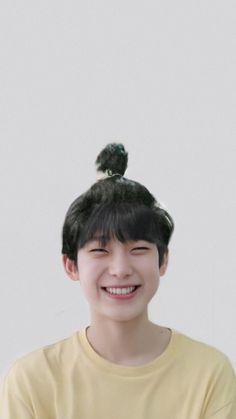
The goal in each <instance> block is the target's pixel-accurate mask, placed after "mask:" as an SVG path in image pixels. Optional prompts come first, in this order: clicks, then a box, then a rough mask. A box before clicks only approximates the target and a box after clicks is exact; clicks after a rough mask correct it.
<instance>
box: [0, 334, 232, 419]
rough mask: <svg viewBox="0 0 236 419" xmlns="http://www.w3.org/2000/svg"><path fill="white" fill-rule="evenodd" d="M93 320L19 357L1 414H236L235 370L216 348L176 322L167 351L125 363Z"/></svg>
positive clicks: (155, 418)
mask: <svg viewBox="0 0 236 419" xmlns="http://www.w3.org/2000/svg"><path fill="white" fill-rule="evenodd" d="M86 330H87V327H86V328H84V329H82V330H80V331H76V332H75V333H73V334H72V335H71V336H70V337H67V338H65V339H63V340H60V341H58V342H56V343H53V344H50V345H47V346H44V347H43V348H40V349H37V350H35V351H33V352H31V353H29V354H27V355H25V356H24V357H21V358H20V359H18V360H16V361H15V363H14V364H13V365H12V366H11V368H10V369H9V370H8V372H7V374H6V375H5V377H4V379H3V381H2V383H1V393H0V394H1V395H0V418H1V419H95V418H96V419H127V418H129V419H236V377H235V373H234V370H233V367H232V364H231V363H230V361H229V359H228V358H227V356H226V355H225V354H223V353H222V352H221V351H219V350H218V349H216V348H214V347H212V346H209V345H207V344H205V343H202V342H199V341H197V340H194V339H192V338H190V337H188V336H186V335H184V334H182V333H181V332H179V331H177V330H175V329H172V335H171V339H170V342H169V344H168V346H167V347H166V349H165V351H164V352H163V353H162V354H161V355H160V356H158V357H157V358H155V359H154V360H153V361H151V362H149V363H146V364H144V365H141V366H122V365H118V364H115V363H112V362H110V361H108V360H106V359H104V358H103V357H101V356H100V355H99V354H98V353H97V352H96V351H95V350H94V349H93V347H92V346H91V345H90V343H89V341H88V339H87V334H86Z"/></svg>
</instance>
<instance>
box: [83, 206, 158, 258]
mask: <svg viewBox="0 0 236 419" xmlns="http://www.w3.org/2000/svg"><path fill="white" fill-rule="evenodd" d="M95 239H96V240H98V241H99V243H100V245H101V246H105V245H106V244H107V242H108V241H109V240H112V239H117V240H119V241H120V242H122V243H124V242H127V241H136V240H146V241H149V242H151V243H156V244H157V245H160V246H161V243H163V237H162V231H161V226H160V224H159V220H158V215H157V214H156V213H155V210H153V209H150V208H148V207H146V206H144V205H136V207H135V206H134V205H133V204H128V203H122V204H119V203H118V204H114V203H113V204H108V205H104V204H103V205H100V206H99V207H97V208H96V209H95V210H94V211H93V212H92V213H91V215H90V217H89V219H88V220H87V222H86V223H85V225H84V226H83V228H82V231H81V233H80V236H79V240H78V243H77V250H78V249H80V248H82V247H83V246H84V245H85V244H86V243H87V242H89V241H91V240H95Z"/></svg>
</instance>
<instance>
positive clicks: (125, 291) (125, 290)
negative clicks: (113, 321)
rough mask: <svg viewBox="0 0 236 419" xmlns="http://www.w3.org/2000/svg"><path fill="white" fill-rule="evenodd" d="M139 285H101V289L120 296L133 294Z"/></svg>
mask: <svg viewBox="0 0 236 419" xmlns="http://www.w3.org/2000/svg"><path fill="white" fill-rule="evenodd" d="M139 287H141V285H132V286H125V287H122V286H118V287H117V286H116V287H102V290H104V291H105V292H106V293H107V294H110V295H114V296H120V297H122V296H126V295H127V296H128V295H131V294H133V293H134V292H135V291H136V290H137V289H138V288H139Z"/></svg>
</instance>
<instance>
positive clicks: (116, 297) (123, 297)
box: [103, 285, 140, 300]
mask: <svg viewBox="0 0 236 419" xmlns="http://www.w3.org/2000/svg"><path fill="white" fill-rule="evenodd" d="M133 286H134V285H133ZM106 288H107V287H106ZM108 288H110V287H108ZM111 288H126V287H111ZM139 288H140V286H138V288H136V290H135V291H133V292H132V293H131V294H128V295H126V294H109V292H107V291H105V289H103V291H104V293H106V295H107V297H108V298H112V299H113V300H131V298H134V297H135V295H136V294H137V292H138V290H139Z"/></svg>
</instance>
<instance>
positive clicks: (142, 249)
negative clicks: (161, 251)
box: [132, 247, 149, 251]
mask: <svg viewBox="0 0 236 419" xmlns="http://www.w3.org/2000/svg"><path fill="white" fill-rule="evenodd" d="M132 250H134V251H139V250H140V251H145V250H149V247H134V248H133V249H132Z"/></svg>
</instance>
